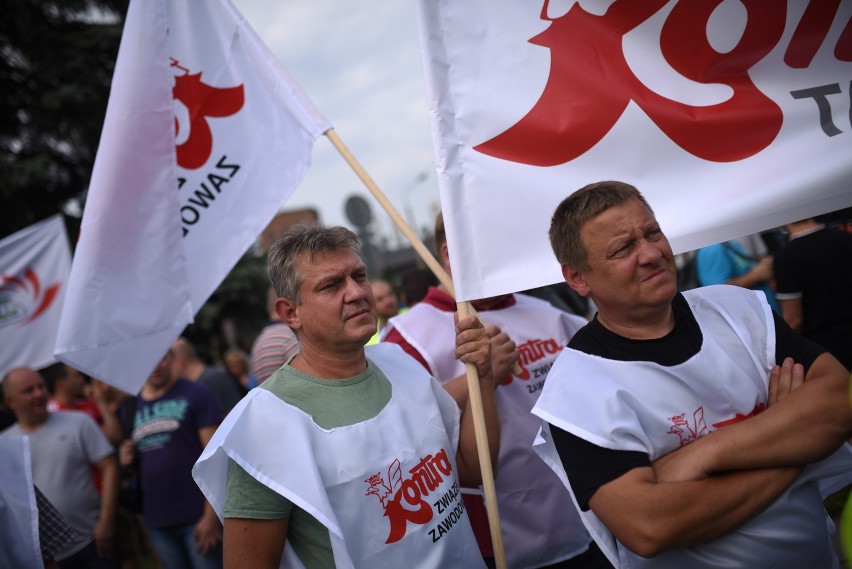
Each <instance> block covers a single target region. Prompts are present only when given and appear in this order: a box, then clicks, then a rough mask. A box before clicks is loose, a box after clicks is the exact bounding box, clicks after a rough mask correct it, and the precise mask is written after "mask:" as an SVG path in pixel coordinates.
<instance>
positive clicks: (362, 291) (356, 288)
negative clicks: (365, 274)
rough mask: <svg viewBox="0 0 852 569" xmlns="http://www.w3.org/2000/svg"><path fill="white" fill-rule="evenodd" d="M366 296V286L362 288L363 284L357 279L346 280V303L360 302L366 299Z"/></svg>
mask: <svg viewBox="0 0 852 569" xmlns="http://www.w3.org/2000/svg"><path fill="white" fill-rule="evenodd" d="M366 296H367V290H366V287H365V286H362V284H361V283H359V282H358V281H356V280H355V279H352V278H348V279H346V291H345V296H344V300H345V301H346V302H354V301H359V300H362V299H364V298H366Z"/></svg>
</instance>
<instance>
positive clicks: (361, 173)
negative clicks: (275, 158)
mask: <svg viewBox="0 0 852 569" xmlns="http://www.w3.org/2000/svg"><path fill="white" fill-rule="evenodd" d="M325 135H326V136H327V137H328V139H329V140H330V141H331V143H332V144H333V145H334V147H335V148H336V149H337V151H338V152H340V155H341V156H343V159H344V160H346V163H347V164H349V166H350V167H351V168H352V170H354V171H355V174H356V175H357V176H358V177H359V178H360V179H361V181H362V182H363V183H364V185H365V186H367V189H368V190H370V193H371V194H373V197H375V198H376V200H378V202H379V205H381V206H382V208H383V209H384V210H385V212H387V214H388V215H389V216H390V218H391V221H393V222H394V225H396V226H397V228H398V229H399V230H400V231H401V232H402V234H403V235H405V237H406V238H407V239H408V241H409V242H410V243H411V246H412V247H414V250H415V251H417V254H418V255H420V258H421V259H423V262H424V263H426V266H427V267H429V269H430V270H431V271H432V273H433V274H434V275H435V277H436V278H437V279H438V282H440V283H441V285H442V286H443V287H444V288H445V289H447V292H448V293H450V296H452V297H453V298H455V297H456V290H455V287H454V286H453V280H452V279H451V278H450V275H448V274H447V271H445V270H444V267H442V266H441V263H439V262H438V260H437V259H436V258H435V256H434V255H433V254H432V252H431V251H429V248H428V247H426V244H425V243H423V240H422V239H420V237H419V236H418V235H417V234H416V233H415V232H414V230H413V229H411V227H410V226H409V225H408V222H407V221H405V219H403V217H402V216H401V215H400V214H399V212H398V211H397V210H396V208H395V207H394V205H393V204H392V203H391V202H390V200H388V198H387V196H385V194H384V193H383V192H382V190H380V189H379V186H377V185H376V183H375V182H374V181H373V179H372V178H371V177H370V175H369V174H368V173H367V171H366V170H365V169H364V167H363V166H361V163H360V162H358V160H357V159H356V158H355V156H354V155H353V154H352V153H351V152H350V151H349V149H348V148H347V147H346V145H345V144H343V141H342V140H340V137H339V136H337V133H336V132H334V129H333V128H331V129H329V130H328V131H326V133H325ZM470 310H471V313H472V314H473V315H474V316H476V317H477V318H479V321H480V322H482V323H483V325H484V324H485V322H483V321H482V318H481V317H480V316H479V314H477V312H476V309H474V308H473V306H471V307H470ZM512 373H514V374H515V375H521V373H523V370H522V369H521V367H520V365H518V364H517V363H515V364H514V365H513V366H512Z"/></svg>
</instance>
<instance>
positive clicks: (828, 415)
mask: <svg viewBox="0 0 852 569" xmlns="http://www.w3.org/2000/svg"><path fill="white" fill-rule="evenodd" d="M550 239H551V244H552V246H553V249H554V252H555V254H556V257H557V259H558V260H559V262H560V264H561V265H562V273H563V276H564V277H565V281H566V282H567V283H568V284H569V285H570V286H571V287H572V288H573V289H574V290H576V291H577V292H579V293H580V294H582V295H584V296H590V297H591V298H592V299H593V300H594V302H595V304H596V305H597V307H598V313H597V315H596V316H595V318H594V319H593V320H592V322H590V323H589V324H588V325H587V326H586V327H584V328H583V329H582V330H580V331H579V332H577V334H576V335H575V336H574V338H573V339H572V340H571V342H569V344H568V348H566V349H565V350H563V352H562V354H561V355H560V356H559V358H558V360H557V362H556V363H555V364H554V366H553V368H552V369H551V371H550V374H549V375H548V381H547V383H546V384H545V387H544V392H543V393H542V395H541V397H540V398H539V400H538V403H537V405H536V407H535V408H534V409H533V413H535V414H536V415H538V416H539V417H541V418H542V419H544V421H546V423H545V425H544V428H543V430H542V436H543V438H544V444H539V446H538V448H539V449H540V452H541V454H542V456H543V457H544V458H545V460H546V461H548V463H549V464H550V465H551V467H553V468H554V470H555V471H557V473H558V474H561V475H562V476H563V477H565V480H564V481H565V483H566V484H567V485H568V486H569V489H570V490H571V491H572V493H573V496H574V498H575V500H576V502H577V503H578V505H579V507H580V509H581V511H582V516H583V519H584V522H585V523H586V524H587V527H589V529H590V532H591V533H592V535H593V537H594V538H595V540H596V541H598V543H599V545H600V546H601V548H602V549H603V550H604V552H605V553H607V554H608V556H609V557H610V560H611V561H612V562H613V564H616V566H618V567H630V568H634V567H642V568H644V567H655V568H656V567H666V568H668V567H672V568H674V567H678V568H683V567H690V568H694V567H699V568H701V567H707V568H710V567H722V566H724V567H790V568H800V567H832V566H837V559H836V557H835V555H834V552H833V550H832V547H831V541H830V536H829V530H828V527H827V517H826V514H825V510H824V509H823V506H822V499H823V497H824V495H825V494H826V493H827V492H829V491H831V490H836V489H839V488H840V487H841V486H843V485H845V484H848V483H849V481H850V478H852V468H850V467H852V460H850V453H849V451H848V448H842V449H840V450H838V449H839V448H840V447H841V446H843V444H844V441H845V440H846V439H847V438H848V437H849V436H850V434H852V410H850V404H849V394H848V374H847V373H846V371H845V370H844V369H843V367H842V366H841V365H840V364H839V363H838V362H837V360H836V359H835V358H834V357H832V356H831V355H830V354H828V353H826V352H825V351H824V350H822V349H821V348H819V347H818V346H816V345H814V344H812V343H810V342H808V341H807V340H804V339H803V338H802V337H801V336H800V335H799V334H798V333H796V332H794V331H793V330H792V329H790V328H789V326H787V325H786V323H785V322H784V321H783V319H781V318H780V317H779V316H778V315H777V314H775V313H773V312H772V311H771V310H770V308H769V306H768V304H767V302H766V300H765V298H764V297H763V295H762V294H761V293H759V292H754V291H748V290H745V289H742V288H740V287H733V286H727V285H719V286H712V287H705V288H703V289H696V290H694V291H688V292H686V293H684V294H679V293H678V292H677V290H676V284H675V281H676V279H675V265H674V259H673V255H672V250H671V248H670V246H669V244H668V241H667V239H666V237H665V235H664V234H663V232H662V230H661V229H660V226H659V224H658V223H657V221H656V219H655V217H654V214H653V212H652V210H651V208H650V206H648V204H647V202H646V201H645V199H644V197H642V195H641V194H640V193H639V192H638V191H637V190H636V189H635V188H634V187H633V186H630V185H628V184H624V183H621V182H600V183H597V184H591V185H589V186H586V187H585V188H583V189H581V190H578V191H577V192H575V193H574V194H572V195H571V196H569V197H568V198H566V199H565V200H564V201H563V202H562V203H561V204H560V205H559V207H558V208H557V209H556V212H555V213H554V216H553V220H552V223H551V228H550ZM794 360H795V361H796V362H798V363H795V364H794ZM767 407H768V408H767ZM548 424H549V430H548Z"/></svg>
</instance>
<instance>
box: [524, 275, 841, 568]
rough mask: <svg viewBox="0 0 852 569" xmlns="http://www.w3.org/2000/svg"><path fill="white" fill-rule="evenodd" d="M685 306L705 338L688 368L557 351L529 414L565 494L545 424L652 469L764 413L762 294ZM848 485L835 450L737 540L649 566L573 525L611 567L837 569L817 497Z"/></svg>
mask: <svg viewBox="0 0 852 569" xmlns="http://www.w3.org/2000/svg"><path fill="white" fill-rule="evenodd" d="M684 296H685V297H686V299H687V301H688V302H689V305H690V308H691V309H692V313H693V314H694V315H695V319H696V320H697V321H698V325H699V327H700V328H701V333H702V336H703V343H702V347H701V350H700V351H699V353H697V354H696V355H694V356H693V357H692V358H690V359H689V360H688V361H686V362H684V363H682V364H680V365H676V366H671V367H664V366H660V365H657V364H654V363H650V362H621V361H614V360H608V359H604V358H600V357H597V356H590V355H588V354H584V353H581V352H578V351H576V350H572V349H566V350H564V351H563V353H562V354H561V355H560V357H559V358H558V360H557V362H556V364H554V366H553V369H552V370H551V372H550V379H549V380H548V382H547V385H546V386H545V389H544V392H543V393H542V395H541V397H540V398H539V400H538V403H537V404H536V406H535V408H534V409H533V413H534V414H536V415H538V416H539V417H541V418H542V419H543V420H544V421H545V422H546V423H545V424H544V427H543V428H542V432H541V437H540V438H539V439H538V440H537V441H536V450H537V451H538V452H539V453H540V454H541V456H542V458H544V459H545V461H546V462H548V464H550V466H551V468H553V469H554V471H555V472H557V474H558V475H559V476H560V478H561V479H562V480H563V483H565V485H566V486H568V487H569V489H570V485H569V484H568V480H567V477H566V476H565V471H564V469H563V468H562V463H561V461H560V460H559V457H558V455H557V453H556V450H555V448H554V446H553V441H552V439H551V438H550V431H549V427H548V425H547V423H550V424H552V425H555V426H557V427H559V428H561V429H563V430H565V431H568V432H570V433H573V434H574V435H577V436H579V437H581V438H583V439H585V440H587V441H589V442H592V443H594V444H596V445H598V446H602V447H605V448H610V449H615V450H630V451H638V452H645V453H647V454H648V455H649V456H650V458H651V460H652V461H653V460H655V459H657V458H659V457H661V456H664V455H666V454H668V453H669V452H671V451H673V450H676V449H677V448H679V447H680V446H682V445H683V444H687V443H688V442H690V441H691V440H694V439H696V438H698V437H702V436H705V435H707V434H709V433H710V432H712V431H714V430H716V429H718V428H722V427H724V426H725V424H729V423H730V422H736V421H739V420H745V419H747V418H748V417H750V416H752V415H753V414H755V413H756V412H760V411H762V410H763V409H765V407H766V402H767V396H768V384H769V372H770V370H771V368H772V366H773V365H774V362H775V328H774V324H773V320H772V314H771V310H770V308H769V306H768V304H767V303H766V301H765V299H764V296H763V293H761V292H754V291H748V290H745V289H741V288H737V287H729V286H717V287H705V288H703V289H696V290H693V291H689V292H687V293H685V294H684ZM850 481H852V453H850V452H849V449H848V448H846V447H844V448H842V449H840V450H839V451H838V452H837V453H835V454H834V455H832V456H831V457H829V458H828V459H826V460H824V461H822V462H820V463H817V464H814V465H811V466H809V467H808V468H806V469H805V470H804V471H803V472H802V474H800V476H799V478H797V480H796V482H795V483H794V484H793V485H792V486H791V487H790V488H789V489H788V490H787V491H786V492H785V493H783V494H781V495H780V496H779V497H778V498H777V499H776V500H775V502H773V503H772V504H771V505H770V506H769V507H768V508H767V509H766V510H764V511H763V512H762V513H760V514H759V515H757V516H756V517H754V518H753V519H752V520H750V521H749V522H746V523H745V524H744V525H743V526H741V527H740V528H738V529H737V530H735V531H733V532H731V533H730V534H728V535H726V536H724V537H722V538H720V539H717V540H715V541H712V542H710V543H706V544H702V545H697V546H693V547H689V548H684V549H676V550H672V551H668V552H665V553H663V554H661V555H658V556H656V557H654V558H651V559H646V558H643V557H639V556H637V555H635V554H633V553H632V552H630V551H629V550H628V549H627V548H625V547H624V546H623V545H621V544H620V543H618V542H617V541H616V540H615V539H614V538H613V536H612V534H610V533H609V531H608V530H607V529H606V527H605V526H604V525H603V524H602V523H601V522H600V520H599V519H598V518H597V517H596V516H595V515H594V514H593V513H592V512H591V510H590V511H588V512H583V513H582V516H583V521H584V522H586V525H587V527H588V528H589V531H590V533H591V534H592V536H593V537H594V538H595V540H596V541H597V542H598V545H599V546H600V547H601V549H602V550H603V551H604V553H605V554H606V555H607V557H609V559H610V561H611V562H612V563H613V564H614V565H615V566H616V567H623V568H637V567H639V568H644V567H654V568H667V569H668V568H671V569H675V568H676V569H683V568H684V567H689V568H690V569H692V568H707V569H710V568H716V567H742V568H750V567H776V568H790V569H801V568H802V567H836V566H837V559H836V558H835V556H834V553H833V550H832V546H831V541H830V532H831V531H833V524H832V523H831V520H830V519H829V518H828V516H827V515H826V513H825V510H824V509H823V506H822V498H823V497H824V496H825V495H828V494H829V493H831V492H833V491H836V490H839V489H840V488H842V487H843V486H844V485H846V484H848V483H849V482H850ZM572 497H573V493H572ZM575 503H576V501H575Z"/></svg>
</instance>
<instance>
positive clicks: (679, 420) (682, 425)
mask: <svg viewBox="0 0 852 569" xmlns="http://www.w3.org/2000/svg"><path fill="white" fill-rule="evenodd" d="M764 411H766V404H765V403H758V404H757V405H755V406H754V409H752V410H751V412H750V413H746V414H745V415H743V414H742V413H737V414H736V415H735V416H734V417H733V418H731V419H727V420H725V421H719V422H718V423H712V425H713V428H714V429H721V428H722V427H727V426H728V425H733V424H735V423H739V422H740V421H745V420H746V419H748V418H750V417H754V416H755V415H759V414H760V413H762V412H764ZM669 421H671V422H672V423H673V425H672V427H671V428H669V430H668V433H669V434H670V435H677V436H678V437H680V446H683V445H685V444H687V443H689V442H691V441H694V440H695V439H697V438H698V437H700V436H702V435H706V434H708V433H710V429H708V428H707V423H706V421H705V420H704V407H699V408H698V409H696V410H695V413H693V414H692V423H691V424H690V423H689V421H687V420H686V413H681V414H680V415H675V416H674V417H669Z"/></svg>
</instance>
